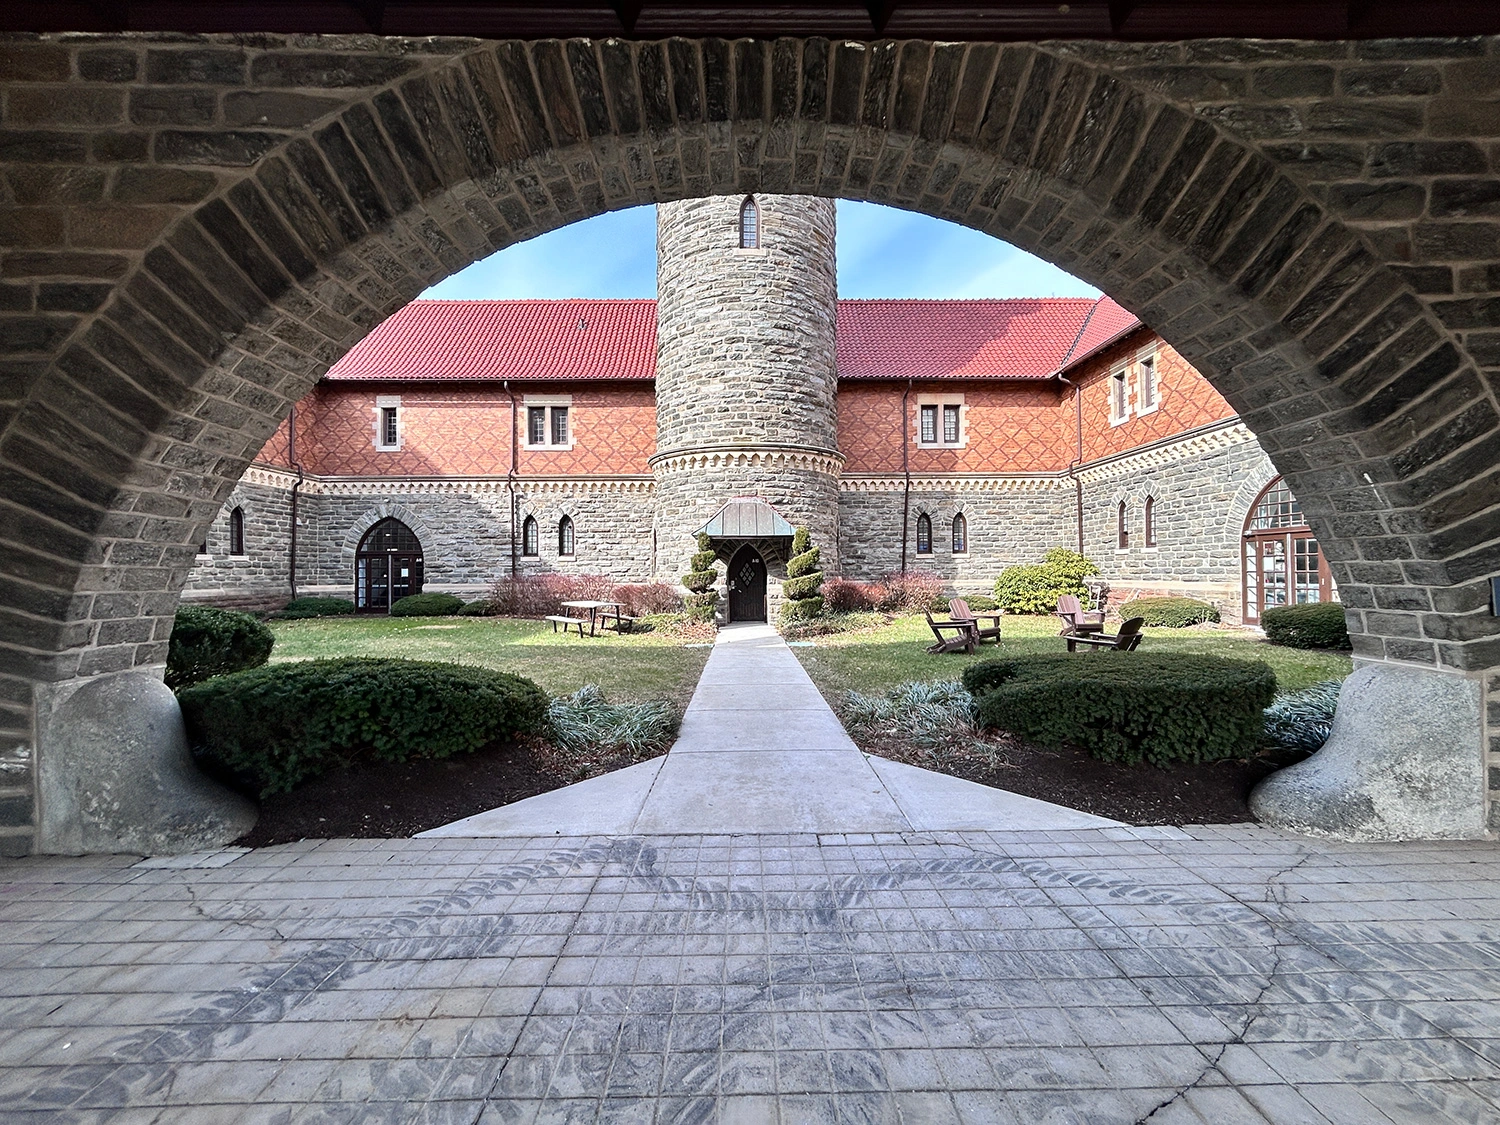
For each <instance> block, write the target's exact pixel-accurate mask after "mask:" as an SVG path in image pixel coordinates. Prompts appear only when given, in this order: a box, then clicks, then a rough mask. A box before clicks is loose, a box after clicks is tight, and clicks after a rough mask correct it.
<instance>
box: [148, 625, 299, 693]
mask: <svg viewBox="0 0 1500 1125" xmlns="http://www.w3.org/2000/svg"><path fill="white" fill-rule="evenodd" d="M275 643H276V634H274V633H272V632H271V630H269V629H267V628H266V627H265V626H264V625H263V624H261V623H260V622H259V621H257V620H256V619H255V618H253V617H251V616H250V615H249V614H248V613H240V612H238V611H237V610H232V609H214V608H213V607H212V606H206V605H185V606H183V607H182V608H181V609H179V610H178V611H177V619H176V620H175V621H174V622H173V624H172V639H171V641H170V642H168V644H167V675H166V680H167V686H168V687H169V688H172V689H173V690H174V691H175V690H176V689H177V688H182V687H187V686H188V685H189V684H196V683H198V682H199V681H200V680H206V679H208V678H209V677H210V676H222V675H225V674H226V673H229V672H239V671H241V670H243V669H245V668H258V667H259V666H260V665H262V664H264V663H265V662H266V658H267V657H269V656H270V655H271V648H272V646H273V645H275Z"/></svg>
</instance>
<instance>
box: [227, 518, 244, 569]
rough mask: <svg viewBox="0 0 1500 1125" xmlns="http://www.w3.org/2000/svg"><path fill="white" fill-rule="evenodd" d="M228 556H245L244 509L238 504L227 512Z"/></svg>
mask: <svg viewBox="0 0 1500 1125" xmlns="http://www.w3.org/2000/svg"><path fill="white" fill-rule="evenodd" d="M229 557H230V558H241V559H242V558H244V557H245V509H244V508H242V507H241V506H240V505H238V504H236V505H235V506H234V508H233V509H232V510H231V511H230V513H229Z"/></svg>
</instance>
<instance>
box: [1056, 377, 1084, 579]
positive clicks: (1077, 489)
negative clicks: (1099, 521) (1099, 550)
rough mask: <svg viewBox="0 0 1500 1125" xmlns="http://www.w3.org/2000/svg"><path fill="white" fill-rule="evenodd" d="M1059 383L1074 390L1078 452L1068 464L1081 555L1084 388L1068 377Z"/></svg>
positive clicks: (1061, 379) (1059, 378)
mask: <svg viewBox="0 0 1500 1125" xmlns="http://www.w3.org/2000/svg"><path fill="white" fill-rule="evenodd" d="M1057 381H1058V382H1059V383H1064V384H1066V385H1067V386H1069V387H1072V388H1073V413H1074V417H1075V420H1076V425H1077V429H1078V452H1077V453H1076V454H1075V455H1074V457H1073V460H1071V461H1069V462H1068V476H1070V477H1072V478H1073V503H1074V507H1075V508H1076V510H1077V513H1078V553H1079V554H1080V555H1081V554H1083V553H1084V550H1083V478H1082V477H1080V476H1079V475H1078V468H1079V466H1080V465H1082V464H1083V388H1082V387H1080V386H1079V385H1078V384H1077V383H1075V382H1073V380H1072V379H1069V378H1068V377H1067V376H1066V375H1059V376H1058V377H1057Z"/></svg>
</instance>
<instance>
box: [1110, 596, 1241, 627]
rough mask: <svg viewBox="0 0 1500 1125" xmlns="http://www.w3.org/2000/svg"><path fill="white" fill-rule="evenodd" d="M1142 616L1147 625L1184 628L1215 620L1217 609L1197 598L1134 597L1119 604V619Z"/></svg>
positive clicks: (1216, 618)
mask: <svg viewBox="0 0 1500 1125" xmlns="http://www.w3.org/2000/svg"><path fill="white" fill-rule="evenodd" d="M1132 617H1144V618H1145V619H1146V624H1147V625H1160V626H1164V627H1165V628H1168V629H1186V628H1187V627H1188V626H1189V625H1201V624H1202V623H1203V622H1205V621H1217V620H1218V619H1219V611H1218V609H1217V608H1215V607H1214V606H1211V605H1209V604H1208V603H1207V602H1200V601H1199V600H1198V599H1197V598H1135V599H1134V600H1132V601H1128V602H1126V603H1125V604H1124V605H1122V606H1120V620H1122V621H1129V620H1130V619H1131V618H1132Z"/></svg>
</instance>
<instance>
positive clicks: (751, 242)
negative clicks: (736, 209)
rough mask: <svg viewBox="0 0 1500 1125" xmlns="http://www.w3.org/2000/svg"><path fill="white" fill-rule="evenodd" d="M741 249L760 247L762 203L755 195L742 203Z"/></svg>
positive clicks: (756, 248) (749, 196) (747, 197)
mask: <svg viewBox="0 0 1500 1125" xmlns="http://www.w3.org/2000/svg"><path fill="white" fill-rule="evenodd" d="M740 249H741V250H759V249H760V205H759V204H758V203H756V202H755V197H754V196H753V195H747V196H745V202H743V203H741V204H740Z"/></svg>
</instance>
